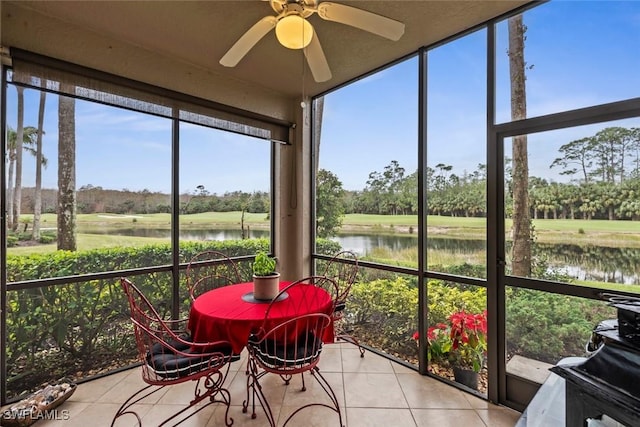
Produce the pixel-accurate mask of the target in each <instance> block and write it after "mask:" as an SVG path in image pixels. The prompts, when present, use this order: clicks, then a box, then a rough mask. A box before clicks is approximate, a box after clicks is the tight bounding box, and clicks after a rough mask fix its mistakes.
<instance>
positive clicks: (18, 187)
mask: <svg viewBox="0 0 640 427" xmlns="http://www.w3.org/2000/svg"><path fill="white" fill-rule="evenodd" d="M16 90H17V91H18V129H17V130H16V134H17V135H16V181H15V186H14V189H13V215H12V220H13V222H12V223H11V229H12V230H13V231H16V229H17V228H18V223H19V222H20V208H21V204H22V143H23V140H24V88H23V87H22V86H16Z"/></svg>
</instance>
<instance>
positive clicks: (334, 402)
mask: <svg viewBox="0 0 640 427" xmlns="http://www.w3.org/2000/svg"><path fill="white" fill-rule="evenodd" d="M311 376H313V377H314V378H315V379H316V380H317V381H318V384H320V386H321V387H322V389H323V390H324V391H325V393H327V396H329V399H331V405H328V404H326V403H309V404H307V405H304V406H301V407H300V408H297V409H296V410H295V411H293V412H292V413H291V414H290V415H289V417H288V418H287V419H286V420H285V422H284V424H282V427H285V426H286V425H287V424H288V423H289V421H291V419H292V418H293V417H294V416H295V415H296V414H297V413H298V412H300V411H302V410H303V409H305V408H308V407H311V406H324V407H325V408H329V409H331V410H332V411H334V412H336V413H337V414H338V420H339V422H340V424H339V425H340V426H341V427H344V425H343V424H342V413H341V412H340V404H339V403H338V398H337V397H336V394H335V392H334V391H333V388H331V385H330V384H329V383H328V382H327V380H326V379H325V378H324V377H323V376H322V374H321V373H320V369H318V367H317V366H316V367H314V368H313V369H312V370H311Z"/></svg>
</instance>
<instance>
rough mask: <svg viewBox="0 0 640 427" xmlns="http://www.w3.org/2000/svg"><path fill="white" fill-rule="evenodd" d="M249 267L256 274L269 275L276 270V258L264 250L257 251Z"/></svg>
mask: <svg viewBox="0 0 640 427" xmlns="http://www.w3.org/2000/svg"><path fill="white" fill-rule="evenodd" d="M251 267H252V268H253V274H255V275H256V276H270V275H272V274H275V272H276V259H275V258H274V257H270V256H269V255H267V253H266V252H258V253H257V254H256V259H255V261H253V264H252V265H251Z"/></svg>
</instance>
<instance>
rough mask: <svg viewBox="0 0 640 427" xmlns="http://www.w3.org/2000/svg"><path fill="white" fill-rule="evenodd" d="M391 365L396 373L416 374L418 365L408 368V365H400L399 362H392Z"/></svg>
mask: <svg viewBox="0 0 640 427" xmlns="http://www.w3.org/2000/svg"><path fill="white" fill-rule="evenodd" d="M391 366H392V367H393V372H395V373H396V374H416V373H418V367H417V366H416V367H415V368H409V367H406V366H404V365H401V364H399V363H392V364H391Z"/></svg>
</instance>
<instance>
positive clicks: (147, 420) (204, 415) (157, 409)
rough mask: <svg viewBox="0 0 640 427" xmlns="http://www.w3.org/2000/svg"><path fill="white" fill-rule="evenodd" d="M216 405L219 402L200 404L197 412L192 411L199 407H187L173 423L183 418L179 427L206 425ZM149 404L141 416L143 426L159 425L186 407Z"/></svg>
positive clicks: (200, 426)
mask: <svg viewBox="0 0 640 427" xmlns="http://www.w3.org/2000/svg"><path fill="white" fill-rule="evenodd" d="M218 405H219V404H217V403H215V404H211V405H208V406H204V405H202V406H200V407H201V408H202V409H200V410H199V411H198V412H194V411H195V409H199V408H198V407H196V408H189V409H188V410H187V411H185V412H184V413H183V414H181V415H179V416H177V417H176V418H174V421H173V422H174V423H175V422H178V421H180V420H184V421H183V422H181V423H180V427H202V426H204V425H207V423H208V422H209V420H210V419H211V417H212V416H213V413H214V411H215V410H216V407H217V406H218ZM150 406H151V408H150V410H149V411H147V413H146V414H145V416H144V417H142V425H143V426H158V425H160V423H161V422H163V421H164V420H166V419H167V418H169V417H170V416H172V415H174V414H176V413H177V412H179V411H181V410H183V409H184V408H186V407H187V406H186V405H150ZM203 406H204V407H203ZM220 406H222V405H220ZM189 414H193V415H192V416H189V418H185V417H187V416H188V415H189ZM169 425H173V424H169Z"/></svg>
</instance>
